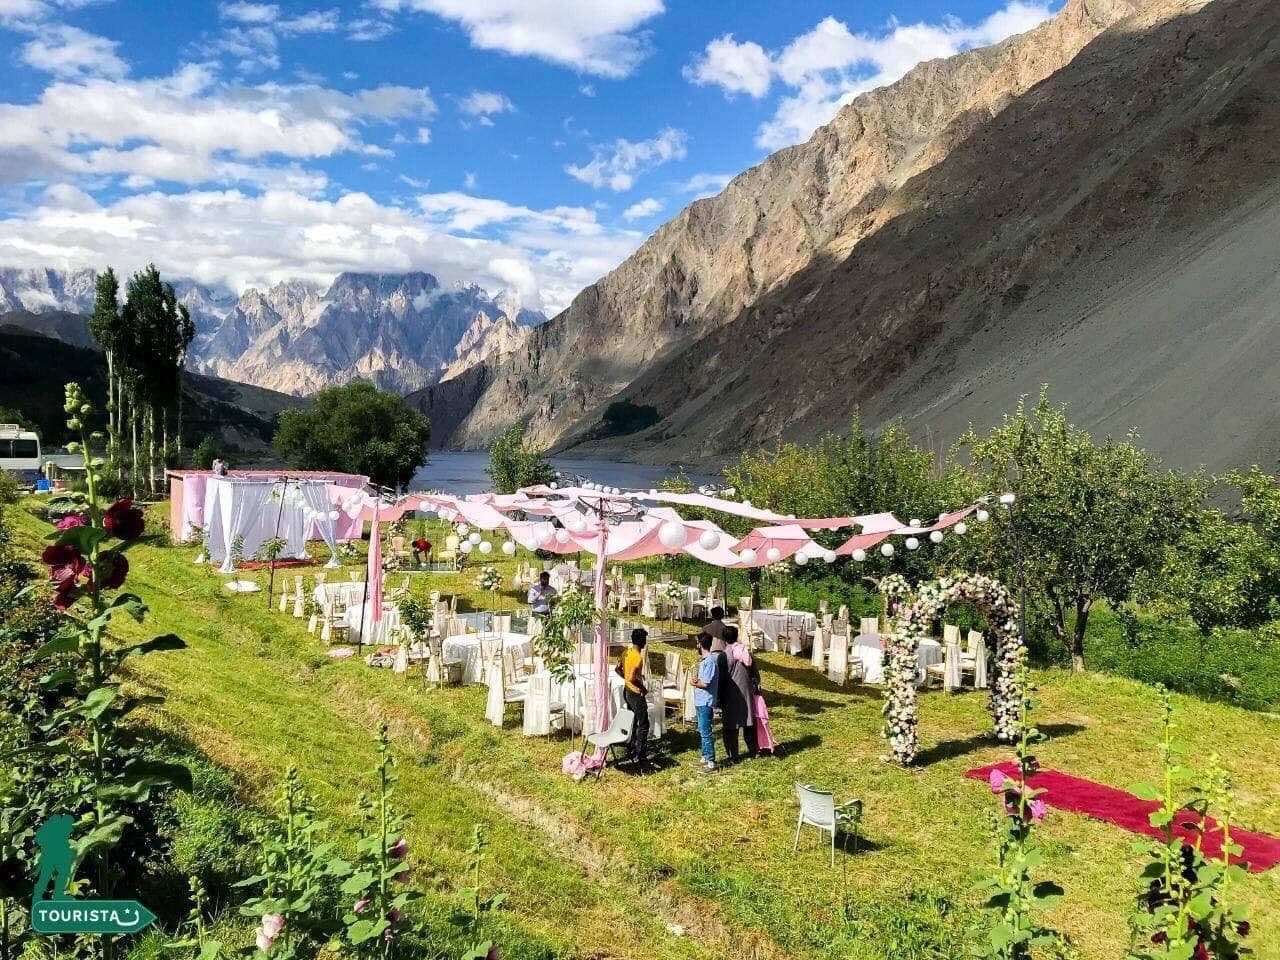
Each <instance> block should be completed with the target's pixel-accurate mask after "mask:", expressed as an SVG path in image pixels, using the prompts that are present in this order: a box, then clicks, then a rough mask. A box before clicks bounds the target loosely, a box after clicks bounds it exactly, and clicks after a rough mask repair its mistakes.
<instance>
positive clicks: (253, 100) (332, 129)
mask: <svg viewBox="0 0 1280 960" xmlns="http://www.w3.org/2000/svg"><path fill="white" fill-rule="evenodd" d="M435 109H436V107H435V103H434V101H432V99H431V97H430V94H429V93H428V92H427V91H426V90H419V89H414V88H409V87H393V86H387V87H374V88H371V89H367V90H359V91H355V92H353V93H345V92H342V91H337V90H330V89H326V88H322V87H315V86H305V85H304V86H283V85H279V84H264V85H262V86H257V87H224V86H218V85H216V84H215V83H214V79H213V74H212V73H211V72H210V71H209V69H208V68H206V67H198V66H188V67H184V68H183V69H182V70H180V71H178V72H177V73H175V74H174V75H172V76H170V77H165V78H160V79H146V80H132V81H129V80H121V81H108V80H105V79H101V78H95V79H90V80H85V81H82V82H78V83H73V82H66V81H57V82H54V83H52V84H50V86H49V87H47V88H46V89H45V91H44V92H43V93H42V94H41V96H40V98H39V99H38V100H36V101H35V102H34V103H29V104H0V182H6V181H7V182H22V181H27V180H44V181H50V180H58V179H66V178H74V177H76V176H85V175H92V176H103V175H106V176H110V175H122V176H130V177H137V178H143V179H144V180H145V179H150V180H164V181H173V182H178V183H187V184H203V183H212V182H217V183H234V182H240V181H243V182H250V183H255V184H259V185H264V186H272V185H274V186H280V185H288V186H290V188H292V189H303V190H305V189H319V188H320V187H323V186H324V183H325V180H324V177H323V175H317V174H315V173H312V172H308V171H305V170H301V169H299V168H290V167H285V168H281V167H280V160H281V159H282V158H283V159H284V160H287V161H303V160H308V159H317V158H322V157H328V156H332V155H334V154H337V153H342V152H363V153H369V152H372V151H374V150H382V148H379V147H373V146H372V145H369V144H366V143H364V141H363V140H362V139H361V137H360V133H359V128H361V127H362V126H363V125H366V124H369V123H376V122H392V121H397V120H403V119H412V118H424V119H425V118H426V117H429V116H430V115H431V114H432V113H434V111H435ZM383 152H385V151H383Z"/></svg>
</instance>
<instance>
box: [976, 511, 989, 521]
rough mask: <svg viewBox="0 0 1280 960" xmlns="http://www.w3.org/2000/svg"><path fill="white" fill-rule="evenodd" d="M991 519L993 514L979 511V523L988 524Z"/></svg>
mask: <svg viewBox="0 0 1280 960" xmlns="http://www.w3.org/2000/svg"><path fill="white" fill-rule="evenodd" d="M990 519H991V514H990V513H989V512H988V511H986V510H979V511H978V522H979V523H986V522H987V521H988V520H990Z"/></svg>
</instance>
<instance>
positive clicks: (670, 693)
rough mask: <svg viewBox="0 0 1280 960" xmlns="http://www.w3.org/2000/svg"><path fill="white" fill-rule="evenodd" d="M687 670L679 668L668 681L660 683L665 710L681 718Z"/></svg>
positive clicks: (686, 688) (685, 691) (687, 683)
mask: <svg viewBox="0 0 1280 960" xmlns="http://www.w3.org/2000/svg"><path fill="white" fill-rule="evenodd" d="M689 686H690V684H689V672H688V671H687V670H684V669H679V670H677V672H676V675H675V677H674V678H672V679H671V680H670V682H667V683H664V684H663V685H662V705H663V708H664V709H665V710H670V711H671V712H672V713H675V714H677V715H679V716H680V717H681V718H682V719H683V713H684V710H683V707H684V701H685V697H686V695H687V693H688V688H689Z"/></svg>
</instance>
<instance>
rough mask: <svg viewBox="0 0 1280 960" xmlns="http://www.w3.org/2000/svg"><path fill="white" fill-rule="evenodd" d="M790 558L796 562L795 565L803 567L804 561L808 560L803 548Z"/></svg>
mask: <svg viewBox="0 0 1280 960" xmlns="http://www.w3.org/2000/svg"><path fill="white" fill-rule="evenodd" d="M791 559H793V560H794V561H795V562H796V566H797V567H803V566H804V565H805V564H806V563H808V562H809V555H808V554H807V553H805V552H804V551H803V550H801V551H800V552H799V553H797V554H796V555H795V556H794V557H792V558H791Z"/></svg>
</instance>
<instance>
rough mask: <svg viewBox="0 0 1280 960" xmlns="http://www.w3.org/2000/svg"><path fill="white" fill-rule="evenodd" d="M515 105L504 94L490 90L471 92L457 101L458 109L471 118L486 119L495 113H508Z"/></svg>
mask: <svg viewBox="0 0 1280 960" xmlns="http://www.w3.org/2000/svg"><path fill="white" fill-rule="evenodd" d="M515 108H516V105H515V104H514V103H512V102H511V101H510V99H508V97H507V95H506V94H505V93H497V92H494V91H491V90H472V91H471V92H470V93H468V94H467V95H466V96H465V97H463V98H462V99H461V100H459V101H458V109H459V110H461V111H462V112H463V113H465V114H468V115H470V116H473V117H480V118H481V119H484V118H487V117H489V116H491V115H493V114H495V113H509V112H510V111H512V110H514V109H515Z"/></svg>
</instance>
